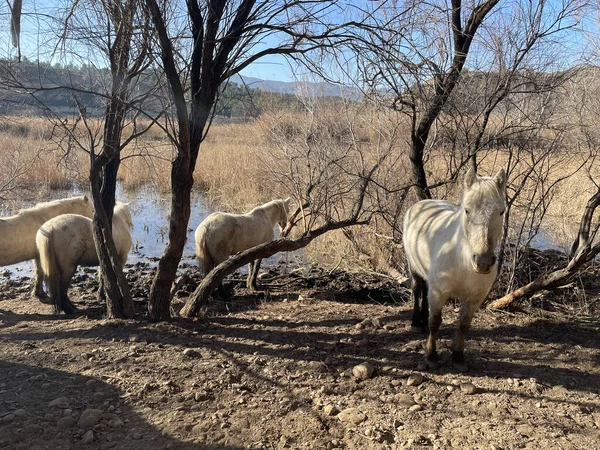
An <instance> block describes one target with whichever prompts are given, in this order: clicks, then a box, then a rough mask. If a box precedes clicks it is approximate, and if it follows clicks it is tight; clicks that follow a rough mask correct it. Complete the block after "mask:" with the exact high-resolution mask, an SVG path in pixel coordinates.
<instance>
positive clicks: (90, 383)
mask: <svg viewBox="0 0 600 450" xmlns="http://www.w3.org/2000/svg"><path fill="white" fill-rule="evenodd" d="M95 384H96V380H87V381H86V382H85V385H86V386H88V387H90V386H93V385H95Z"/></svg>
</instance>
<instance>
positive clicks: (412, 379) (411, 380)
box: [406, 372, 423, 386]
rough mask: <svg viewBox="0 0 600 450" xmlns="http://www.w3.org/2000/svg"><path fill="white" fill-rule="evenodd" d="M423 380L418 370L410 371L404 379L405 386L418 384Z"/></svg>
mask: <svg viewBox="0 0 600 450" xmlns="http://www.w3.org/2000/svg"><path fill="white" fill-rule="evenodd" d="M422 382H423V375H422V374H420V373H419V372H415V373H411V374H410V376H409V377H408V380H407V381H406V385H407V386H418V385H420V384H421V383H422Z"/></svg>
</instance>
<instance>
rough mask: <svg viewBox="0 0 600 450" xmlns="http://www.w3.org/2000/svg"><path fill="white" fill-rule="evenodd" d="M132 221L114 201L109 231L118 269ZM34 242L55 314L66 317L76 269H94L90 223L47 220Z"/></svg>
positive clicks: (72, 218)
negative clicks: (78, 267) (117, 260)
mask: <svg viewBox="0 0 600 450" xmlns="http://www.w3.org/2000/svg"><path fill="white" fill-rule="evenodd" d="M132 229H133V222H132V220H131V213H130V211H129V207H128V204H126V203H121V202H117V204H116V206H115V210H114V213H113V219H112V232H113V239H114V241H115V247H116V249H117V253H118V256H119V262H120V268H121V269H122V268H123V267H124V266H125V262H126V261H127V255H128V253H129V250H130V249H131V243H132V241H131V230H132ZM35 242H36V245H37V248H38V251H39V257H40V266H41V269H42V273H43V277H44V281H45V282H46V286H48V291H49V294H50V298H51V300H52V303H53V304H54V310H55V312H60V310H63V311H64V312H65V313H67V314H70V313H72V312H73V311H74V310H75V307H74V306H73V304H72V303H71V301H70V300H69V297H68V296H67V290H68V289H69V285H70V284H71V278H73V275H74V274H75V271H76V270H77V266H79V265H81V266H97V265H98V264H99V262H98V254H97V253H96V247H95V245H94V236H93V229H92V220H91V219H88V218H87V217H83V216H80V215H76V214H63V215H62V216H57V217H55V218H53V219H50V220H49V221H48V222H46V223H44V225H42V227H41V228H40V229H39V230H38V232H37V235H36V238H35Z"/></svg>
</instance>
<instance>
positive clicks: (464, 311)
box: [452, 301, 479, 372]
mask: <svg viewBox="0 0 600 450" xmlns="http://www.w3.org/2000/svg"><path fill="white" fill-rule="evenodd" d="M478 307H479V304H478V303H471V302H467V301H463V302H462V304H461V305H460V314H459V319H458V328H457V330H456V335H455V336H454V340H453V341H452V365H453V367H454V368H455V369H456V370H458V371H460V372H465V371H466V370H467V363H466V361H465V339H466V337H467V332H468V331H469V328H471V321H472V320H473V316H474V315H475V311H477V308H478Z"/></svg>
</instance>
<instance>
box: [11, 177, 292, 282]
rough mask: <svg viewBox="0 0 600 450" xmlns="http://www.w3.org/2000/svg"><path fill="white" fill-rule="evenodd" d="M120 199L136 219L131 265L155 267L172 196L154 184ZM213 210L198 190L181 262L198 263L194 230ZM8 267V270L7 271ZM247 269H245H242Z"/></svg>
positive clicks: (14, 271) (16, 269)
mask: <svg viewBox="0 0 600 450" xmlns="http://www.w3.org/2000/svg"><path fill="white" fill-rule="evenodd" d="M81 194H82V193H81V191H77V190H72V191H54V192H53V195H52V197H49V198H46V199H40V201H49V200H53V199H57V198H65V197H71V196H75V195H81ZM117 199H118V200H120V201H123V202H128V203H129V207H130V210H131V213H132V219H133V224H134V228H133V233H132V239H133V248H132V250H131V252H130V254H129V257H128V259H127V263H128V264H135V263H136V262H146V263H150V265H151V266H155V265H156V264H157V262H158V259H159V258H160V257H161V255H162V254H163V252H164V250H165V248H166V245H167V240H168V230H169V219H168V218H169V212H170V207H171V204H170V195H164V194H160V193H158V192H157V191H156V190H155V189H153V188H152V187H143V188H139V189H127V190H125V189H122V188H121V186H118V188H117ZM35 203H37V202H24V203H23V205H22V206H21V207H22V208H23V209H25V208H29V207H31V206H33V205H34V204H35ZM1 212H2V215H3V216H6V215H8V211H7V209H6V207H5V206H4V207H3V210H2V211H1ZM211 212H213V211H211V210H210V209H209V208H208V207H207V206H206V204H205V203H204V201H203V198H202V195H201V194H199V193H193V194H192V204H191V215H190V221H189V224H188V232H187V241H186V243H185V247H184V250H183V257H182V259H181V262H184V263H187V264H191V265H197V262H196V261H197V260H196V256H195V245H194V232H195V230H196V228H197V227H198V225H199V224H200V222H202V220H204V219H205V218H206V216H208V215H209V214H210V213H211ZM282 258H283V256H277V255H275V256H273V257H272V258H269V259H268V260H266V261H263V266H265V265H267V266H268V265H270V264H274V263H276V262H278V261H280V260H281V259H282ZM1 270H2V273H3V274H4V275H5V276H10V277H11V278H15V277H28V278H31V277H32V276H33V262H31V261H24V262H21V263H18V264H13V265H10V266H5V267H3V268H1ZM7 270H8V272H7ZM240 270H242V271H247V269H246V268H242V269H240Z"/></svg>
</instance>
